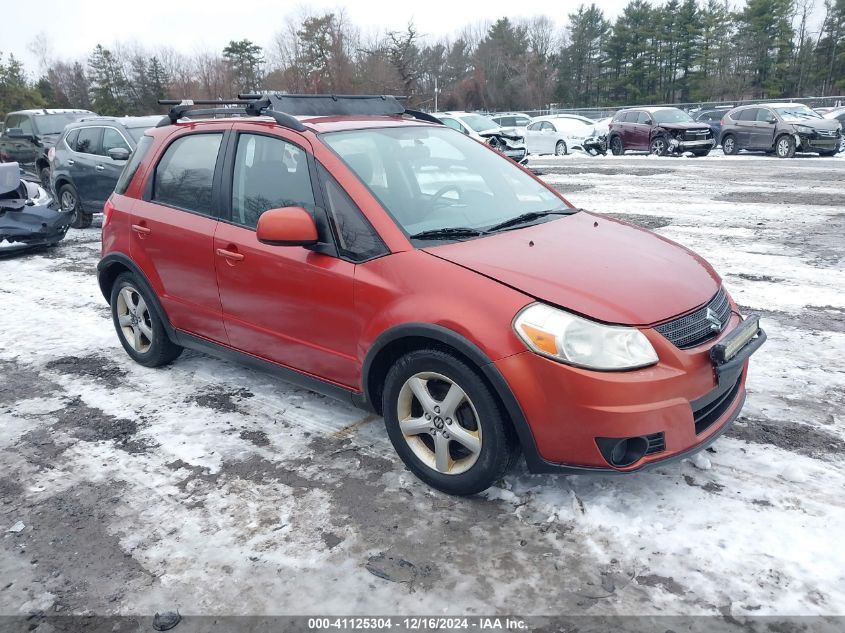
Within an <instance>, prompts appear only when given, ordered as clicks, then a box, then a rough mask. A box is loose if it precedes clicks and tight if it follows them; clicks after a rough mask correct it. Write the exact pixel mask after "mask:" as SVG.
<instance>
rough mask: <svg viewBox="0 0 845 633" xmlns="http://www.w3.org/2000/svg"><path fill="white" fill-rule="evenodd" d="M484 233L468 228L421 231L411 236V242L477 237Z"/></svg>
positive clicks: (449, 227) (451, 227)
mask: <svg viewBox="0 0 845 633" xmlns="http://www.w3.org/2000/svg"><path fill="white" fill-rule="evenodd" d="M485 232H486V231H480V230H479V229H471V228H469V227H468V226H447V227H445V228H442V229H430V230H428V231H421V232H419V233H414V234H413V235H412V236H411V239H412V240H450V239H452V238H459V237H478V236H479V235H484V233H485Z"/></svg>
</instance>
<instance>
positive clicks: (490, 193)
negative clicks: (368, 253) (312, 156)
mask: <svg viewBox="0 0 845 633" xmlns="http://www.w3.org/2000/svg"><path fill="white" fill-rule="evenodd" d="M323 139H324V142H325V143H326V144H327V145H328V146H329V147H330V148H331V149H333V150H334V151H335V152H336V153H337V154H338V155H339V156H340V158H341V159H342V160H343V161H344V162H345V163H346V164H347V166H348V167H349V168H350V169H351V170H352V171H353V172H354V173H355V174H356V175H357V176H358V178H359V179H360V180H361V181H362V182H363V183H364V184H366V185H367V186H368V187H369V188H370V191H372V193H373V194H374V195H375V196H376V198H377V199H378V200H379V202H380V203H381V204H382V206H383V207H384V209H385V210H386V211H387V212H388V213H389V214H390V215H391V216H392V217H393V218H394V220H395V221H396V222H397V224H399V226H400V227H401V228H402V229H403V230H404V231H405V232H406V233H407V234H409V235H414V234H417V233H422V232H426V231H436V230H441V229H454V228H468V229H470V230H472V231H479V232H480V231H483V230H486V229H488V228H491V227H493V226H495V225H497V224H500V223H502V222H504V221H506V220H511V219H513V218H515V217H517V216H520V215H522V214H525V213H541V212H545V211H561V212H569V210H570V209H569V207H567V206H566V204H565V203H564V202H563V200H561V198H559V197H558V196H557V195H556V194H555V193H554V192H552V191H551V190H549V189H548V188H547V187H545V186H544V185H543V184H541V183H539V182H537V181H536V180H535V179H534V178H532V177H531V176H529V175H528V174H526V173H525V172H524V171H523V170H522V169H520V168H519V167H518V166H517V165H515V164H514V163H513V162H512V161H510V160H509V159H507V158H505V157H503V156H502V155H501V154H499V153H497V152H492V151H490V150H489V149H487V148H486V147H484V146H483V145H482V144H480V143H477V142H476V141H473V140H472V139H470V138H467V137H466V136H463V135H460V134H455V132H454V131H452V130H448V129H445V128H442V127H428V126H408V127H396V128H370V129H365V130H349V131H343V132H332V133H327V134H324V135H323ZM376 159H378V161H380V162H381V164H382V165H383V174H381V176H382V177H383V182H379V181H377V180H376V175H377V174H378V173H379V169H378V168H377V166H376V164H375V162H376ZM544 217H556V216H544Z"/></svg>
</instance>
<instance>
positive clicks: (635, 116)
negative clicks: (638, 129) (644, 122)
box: [625, 112, 640, 123]
mask: <svg viewBox="0 0 845 633" xmlns="http://www.w3.org/2000/svg"><path fill="white" fill-rule="evenodd" d="M639 118H640V113H639V112H629V113H628V114H626V115H625V123H636V122H637V121H638V120H639Z"/></svg>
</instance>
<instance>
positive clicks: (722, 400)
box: [692, 374, 742, 435]
mask: <svg viewBox="0 0 845 633" xmlns="http://www.w3.org/2000/svg"><path fill="white" fill-rule="evenodd" d="M741 383H742V374H740V375H739V377H738V378H737V379H736V383H735V384H734V385H733V386H732V387H731V388H730V389H728V390H726V391H725V393H723V394H722V395H720V396H719V397H717V398H716V399H715V400H713V402H709V403H707V404H706V405H703V406H702V407H700V408H698V409H693V410H692V417H693V420H695V434H696V435H700V434H701V433H704V431H706V430H707V429H708V428H710V426H711V425H712V424H713V423H714V422H715V421H716V420H718V419H719V418H721V417H722V415H724V413H725V411H727V410H728V409H729V408H730V406H731V405H732V404H733V402H734V400H735V399H736V394H738V393H739V386H740V384H741Z"/></svg>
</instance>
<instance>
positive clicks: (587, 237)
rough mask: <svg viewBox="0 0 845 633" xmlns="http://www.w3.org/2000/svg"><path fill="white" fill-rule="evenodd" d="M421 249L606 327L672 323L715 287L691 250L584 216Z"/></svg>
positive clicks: (708, 296)
mask: <svg viewBox="0 0 845 633" xmlns="http://www.w3.org/2000/svg"><path fill="white" fill-rule="evenodd" d="M532 243H533V245H532ZM424 250H425V251H427V252H429V253H430V254H432V255H435V256H437V257H440V258H442V259H445V260H447V261H450V262H452V263H454V264H457V265H459V266H463V267H464V268H468V269H470V270H473V271H475V272H477V273H479V274H482V275H484V276H486V277H490V278H492V279H495V280H497V281H499V282H501V283H503V284H506V285H508V286H511V287H512V288H515V289H517V290H519V291H521V292H524V293H525V294H527V295H530V296H532V297H534V298H536V299H539V300H542V301H545V302H547V303H551V304H554V305H557V306H560V307H562V308H566V309H568V310H571V311H573V312H577V313H579V314H583V315H585V316H588V317H591V318H593V319H596V320H598V321H604V322H605V323H619V324H624V325H651V324H654V323H658V322H660V321H664V320H666V319H670V318H672V317H674V316H677V315H679V314H683V313H685V312H689V311H690V310H692V309H694V308H697V307H699V306H701V305H704V304H705V303H706V302H707V301H709V300H710V299H711V298H712V297H713V295H715V294H716V292H717V291H718V289H719V285H720V283H721V281H720V279H719V276H718V275H717V274H716V273H715V272H714V271H713V269H712V268H711V267H710V265H709V264H707V262H705V261H704V260H703V259H702V258H701V257H699V256H698V255H696V254H695V253H693V252H692V251H689V250H687V249H686V248H684V247H682V246H680V245H678V244H675V243H674V242H671V241H669V240H667V239H665V238H662V237H660V236H658V235H655V234H654V233H651V232H650V231H646V230H645V229H640V228H637V227H634V226H631V225H628V224H625V223H624V222H618V221H616V220H611V219H610V218H607V217H603V216H598V215H593V214H591V213H586V212H583V211H582V212H579V213H576V214H574V215H571V216H566V217H562V218H558V219H555V220H550V221H548V222H544V223H541V224H537V225H534V226H529V227H526V228H523V229H516V230H512V231H505V232H502V233H498V234H495V235H490V236H488V237H483V238H479V239H474V240H468V241H466V242H457V243H454V244H447V245H443V246H435V247H431V248H426V249H424Z"/></svg>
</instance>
